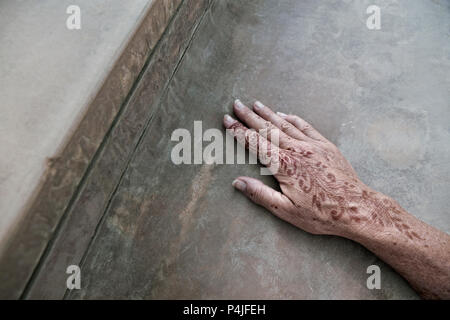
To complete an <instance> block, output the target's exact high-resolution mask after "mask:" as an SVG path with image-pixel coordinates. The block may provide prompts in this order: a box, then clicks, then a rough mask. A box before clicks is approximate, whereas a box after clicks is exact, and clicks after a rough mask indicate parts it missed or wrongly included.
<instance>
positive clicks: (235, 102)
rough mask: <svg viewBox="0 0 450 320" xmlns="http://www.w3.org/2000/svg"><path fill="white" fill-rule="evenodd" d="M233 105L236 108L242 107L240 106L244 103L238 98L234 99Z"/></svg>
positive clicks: (242, 106)
mask: <svg viewBox="0 0 450 320" xmlns="http://www.w3.org/2000/svg"><path fill="white" fill-rule="evenodd" d="M234 105H235V106H236V108H238V109H242V108H244V104H243V103H242V102H241V100H239V99H236V100H235V101H234Z"/></svg>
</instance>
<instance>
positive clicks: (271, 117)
mask: <svg viewBox="0 0 450 320" xmlns="http://www.w3.org/2000/svg"><path fill="white" fill-rule="evenodd" d="M253 110H255V112H256V113H257V114H258V115H259V116H261V118H263V119H265V120H267V121H270V122H271V123H273V124H274V125H275V126H276V127H277V128H279V129H280V130H281V131H283V132H284V133H286V134H287V135H288V136H290V137H292V138H294V139H297V140H303V141H304V140H307V139H309V137H307V136H306V135H305V134H304V133H303V132H301V131H300V130H299V129H298V128H297V127H296V126H294V125H293V124H292V123H290V122H288V121H286V120H285V119H283V118H282V117H281V116H280V115H278V114H276V113H275V112H273V111H272V110H271V109H270V108H269V107H267V106H265V105H264V104H262V103H261V102H259V101H256V102H255V104H254V105H253Z"/></svg>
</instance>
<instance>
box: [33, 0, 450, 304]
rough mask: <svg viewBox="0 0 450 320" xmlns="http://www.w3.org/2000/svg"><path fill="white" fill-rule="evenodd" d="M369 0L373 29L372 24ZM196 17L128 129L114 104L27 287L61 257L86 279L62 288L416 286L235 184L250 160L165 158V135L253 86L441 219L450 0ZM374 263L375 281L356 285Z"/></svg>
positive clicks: (406, 293)
mask: <svg viewBox="0 0 450 320" xmlns="http://www.w3.org/2000/svg"><path fill="white" fill-rule="evenodd" d="M194 2H195V1H188V0H185V1H183V5H184V6H186V5H188V4H191V5H192V3H194ZM373 4H376V5H379V6H380V8H381V19H382V25H381V30H378V31H373V30H368V29H367V28H366V18H367V15H366V13H365V12H366V8H367V7H368V6H369V5H373ZM206 6H207V3H206V1H205V2H202V5H199V8H197V9H196V10H191V11H188V12H192V15H197V16H198V13H199V12H200V11H201V9H202V8H203V7H206ZM180 12H181V11H180ZM182 17H183V16H182ZM187 17H189V18H190V19H192V20H189V19H188V21H193V23H195V21H196V19H194V18H192V17H190V15H189V14H187ZM202 17H203V18H202V20H201V22H200V25H199V27H198V28H197V29H195V33H194V34H193V37H192V39H191V42H190V45H189V47H188V49H187V50H186V52H182V54H181V60H180V61H179V64H178V65H177V66H176V69H175V73H174V74H173V75H171V76H170V77H169V82H168V84H167V85H166V86H164V90H163V93H162V94H161V95H157V98H156V99H154V98H152V99H151V101H147V99H146V98H147V97H148V94H149V92H151V91H149V87H152V86H153V85H156V84H154V83H153V82H152V81H151V80H152V77H154V76H155V73H154V72H151V68H149V69H148V70H147V71H146V72H145V73H144V74H143V76H142V78H141V79H140V83H139V84H138V85H137V86H136V87H135V91H134V92H133V99H131V100H130V102H129V105H128V106H127V110H145V109H146V108H147V109H148V110H150V111H149V112H148V113H147V114H146V116H147V118H145V119H146V121H143V122H139V123H138V125H141V124H142V125H143V131H142V133H141V135H139V134H136V133H134V134H131V138H130V139H128V136H127V135H128V134H130V132H129V131H128V130H129V129H127V128H133V124H135V122H134V121H137V119H140V115H141V114H142V113H140V111H136V112H135V113H134V115H133V113H132V112H131V113H130V114H129V117H125V115H127V114H128V113H127V112H124V113H123V116H122V117H123V118H121V119H120V120H119V122H120V123H123V124H124V125H123V126H121V125H118V126H117V128H118V129H117V131H115V132H116V133H115V134H112V135H111V136H110V137H109V140H108V141H107V143H106V146H105V148H104V151H103V152H102V153H101V154H99V156H98V158H97V159H96V160H95V162H94V164H93V165H92V166H93V169H92V170H91V171H89V172H88V176H87V177H85V179H84V180H83V182H82V186H81V187H80V191H79V194H77V197H76V199H75V200H74V203H73V206H72V208H74V209H73V211H72V212H70V214H69V215H68V216H67V217H66V219H65V221H64V224H63V225H62V227H61V228H60V229H59V232H58V234H57V237H56V238H55V239H54V242H53V243H52V244H51V246H50V247H49V249H48V251H47V254H46V255H44V257H43V259H42V260H41V264H40V266H41V267H40V268H38V270H37V271H36V273H35V275H34V277H33V278H32V280H33V281H31V282H30V283H29V286H28V291H27V294H25V297H29V298H38V297H56V296H60V295H61V292H62V291H63V290H65V286H66V282H65V279H66V278H65V277H66V276H67V275H66V274H65V267H66V264H78V265H80V266H81V268H82V270H81V278H82V288H81V289H80V290H73V291H66V292H65V295H64V297H65V298H68V299H81V298H85V299H93V298H132V299H159V298H189V299H196V298H205V299H210V298H221V299H232V298H235V299H239V298H274V299H279V298H307V299H327V298H331V299H344V298H350V299H355V298H367V299H393V298H400V299H415V298H417V295H416V294H415V293H414V292H413V291H412V289H411V288H410V287H409V286H408V284H407V283H406V281H404V280H403V279H402V278H401V277H400V276H399V275H398V274H396V273H395V272H394V271H393V270H392V269H390V268H389V266H387V265H385V264H384V263H383V262H381V261H379V260H378V259H377V258H376V257H375V256H374V255H373V254H371V253H370V252H368V251H367V250H366V249H364V248H363V247H361V246H360V245H358V244H356V243H354V242H351V241H349V240H346V239H340V238H336V237H327V236H313V235H309V234H307V233H305V232H303V231H301V230H298V229H296V228H294V227H292V226H290V225H288V224H287V223H285V222H283V221H280V220H279V219H277V218H275V217H273V216H272V215H271V214H269V213H268V212H267V211H265V210H264V209H262V208H260V207H257V206H256V205H254V204H252V203H250V202H249V201H248V200H247V199H245V198H244V197H243V196H242V195H241V194H239V193H238V192H236V191H234V190H233V188H232V187H231V182H232V181H233V179H234V177H236V176H238V175H250V176H254V177H258V176H259V174H258V173H259V168H258V166H257V165H179V166H177V165H174V164H173V163H172V162H171V161H170V152H171V149H172V147H173V146H174V145H175V143H174V142H171V141H170V135H171V133H172V132H173V130H175V129H177V128H187V129H189V130H191V132H192V129H193V122H194V120H202V121H203V128H204V129H207V128H222V124H221V121H222V117H223V114H224V113H226V112H229V111H230V110H231V103H232V101H233V100H234V99H235V98H237V97H239V98H241V99H242V100H243V101H245V102H253V101H254V100H255V99H259V100H261V101H262V102H264V103H266V104H268V105H271V106H274V108H275V109H277V110H280V111H283V112H285V113H295V114H298V115H300V116H302V117H304V118H305V119H306V120H308V121H309V122H311V123H312V124H313V125H314V126H315V127H316V128H317V129H318V130H319V131H321V133H322V134H324V135H325V136H326V137H328V138H329V139H330V140H331V141H333V142H334V143H336V144H337V145H338V147H339V148H340V149H341V150H342V152H343V153H344V155H345V156H347V157H348V159H349V160H350V162H351V163H352V164H353V165H354V167H355V169H356V171H357V172H358V174H359V175H360V177H361V179H362V180H363V181H364V182H365V183H367V184H368V185H369V186H371V187H373V188H375V189H377V190H379V191H381V192H384V193H386V194H388V195H390V196H392V197H394V198H395V199H396V200H397V201H398V202H399V203H400V204H401V205H402V206H403V207H405V208H406V209H407V210H409V211H410V212H411V213H413V214H414V215H416V216H417V217H419V218H421V219H422V220H424V221H426V222H427V223H430V224H432V225H434V226H436V227H438V228H440V229H441V230H444V231H446V232H449V231H450V217H449V215H448V207H449V205H450V198H449V197H448V190H449V187H450V180H449V172H450V145H449V143H448V142H449V138H450V126H449V123H450V122H449V120H450V105H449V102H450V92H449V90H448V88H449V87H450V83H449V82H450V79H449V76H448V75H449V74H450V41H449V30H450V19H449V18H450V8H449V2H448V1H438V0H436V1H426V0H413V1H411V0H408V1H406V0H401V1H397V2H392V1H387V0H386V1H381V0H376V1H337V0H336V1H316V0H307V1H295V0H286V1H274V0H213V2H212V5H211V6H210V7H208V9H207V11H206V13H205V14H204V15H202ZM186 27H187V26H186V25H183V24H181V23H180V24H179V25H178V24H174V27H173V28H174V29H175V30H174V33H175V34H177V33H176V29H177V28H186ZM168 35H169V36H170V33H169V34H168ZM180 39H182V38H180ZM167 43H170V41H168V42H167ZM169 47H170V46H169ZM180 50H181V51H182V49H177V50H174V51H173V52H175V53H176V54H179V53H180ZM163 52H164V51H163ZM168 52H172V51H171V50H169V51H168ZM175 53H174V56H176V54H175ZM162 57H163V56H158V55H156V56H155V59H156V60H154V61H156V62H155V65H158V62H159V61H161V60H164V58H162ZM171 57H172V56H171ZM149 70H150V71H149ZM152 97H153V96H152ZM127 125H128V126H127ZM137 131H138V130H137ZM135 143H136V144H137V146H136V147H134V144H135ZM128 144H131V147H129V146H127V145H128ZM108 146H109V147H108ZM125 146H127V147H125ZM122 148H124V151H123V152H117V154H118V155H117V156H114V155H115V152H113V151H114V150H119V151H120V150H121V149H122ZM108 150H110V151H108ZM127 150H129V152H130V154H128V155H125V154H126V153H127ZM124 158H125V160H124ZM262 180H264V181H265V182H266V183H268V184H270V185H273V186H274V185H275V182H274V180H273V179H272V178H271V177H267V176H266V177H262ZM91 216H93V217H95V219H92V220H88V221H84V222H80V224H78V225H76V230H79V232H72V233H70V230H73V229H71V228H72V227H74V226H73V225H71V222H74V221H77V219H76V217H91ZM97 217H99V218H98V219H97ZM72 219H73V220H72ZM66 231H67V232H68V233H66ZM80 243H81V244H80ZM72 252H75V254H72ZM58 257H62V258H58ZM53 262H56V264H55V265H54V266H53ZM372 264H377V265H379V266H380V267H381V271H382V289H381V290H368V289H367V287H366V279H367V276H368V275H367V274H366V269H367V267H368V266H369V265H372ZM52 266H53V267H52ZM46 272H52V274H58V275H59V276H58V277H57V278H53V277H49V276H48V275H47V274H46ZM61 274H63V276H61ZM54 279H55V280H54Z"/></svg>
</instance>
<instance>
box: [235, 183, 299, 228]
mask: <svg viewBox="0 0 450 320" xmlns="http://www.w3.org/2000/svg"><path fill="white" fill-rule="evenodd" d="M232 185H233V187H235V188H236V189H238V190H239V191H241V192H242V193H244V194H245V195H246V196H247V197H248V198H249V199H250V200H252V201H253V202H255V203H257V204H259V205H261V206H263V207H264V208H266V209H267V210H269V211H270V212H272V213H273V214H274V215H276V216H278V217H280V218H282V219H284V220H286V219H287V216H288V214H289V212H292V209H293V208H294V204H293V203H292V202H291V200H290V199H289V198H288V197H286V196H285V195H284V194H282V193H281V192H278V191H276V190H274V189H272V188H270V187H268V186H266V185H265V184H264V183H262V182H261V181H259V180H257V179H253V178H250V177H238V178H237V179H235V180H234V181H233V184H232Z"/></svg>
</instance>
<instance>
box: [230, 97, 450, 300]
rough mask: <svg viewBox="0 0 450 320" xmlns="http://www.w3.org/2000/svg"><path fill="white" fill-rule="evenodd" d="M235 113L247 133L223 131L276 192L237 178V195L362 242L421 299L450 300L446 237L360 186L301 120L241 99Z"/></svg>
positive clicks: (309, 226)
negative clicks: (267, 173)
mask: <svg viewBox="0 0 450 320" xmlns="http://www.w3.org/2000/svg"><path fill="white" fill-rule="evenodd" d="M234 113H235V114H236V115H237V117H238V118H239V119H240V120H242V122H244V123H245V125H247V126H245V125H244V124H243V123H241V122H239V121H237V120H235V119H233V118H232V117H230V116H229V115H226V116H225V118H224V125H225V127H226V128H227V129H230V130H232V133H233V134H234V136H235V137H236V139H237V140H238V141H239V142H242V143H245V145H246V147H247V148H248V149H249V150H250V151H251V152H253V153H255V154H257V155H258V157H259V159H260V160H261V162H262V163H263V164H265V165H266V166H267V167H268V168H269V169H270V170H271V171H272V173H273V175H274V177H275V178H276V179H277V180H278V182H279V184H280V188H281V191H282V192H277V191H275V190H273V189H271V188H269V187H267V186H266V185H264V184H263V183H262V182H260V181H259V180H256V179H253V178H250V177H238V178H237V179H236V180H235V181H234V182H233V185H234V186H235V187H236V188H237V189H239V190H241V191H242V192H243V193H244V194H245V195H247V196H248V197H249V198H250V199H251V200H253V201H254V202H255V203H257V204H260V205H262V206H264V207H265V208H267V209H268V210H270V211H271V212H272V213H273V214H275V215H276V216H278V217H280V218H281V219H283V220H285V221H287V222H289V223H291V224H293V225H295V226H297V227H299V228H301V229H303V230H305V231H307V232H310V233H313V234H329V235H337V236H342V237H346V238H349V239H352V240H354V241H357V242H360V243H361V244H362V245H364V246H366V247H367V248H368V249H369V250H371V251H373V252H374V253H375V254H377V255H378V256H379V257H380V258H381V259H383V260H385V261H386V262H387V263H389V264H390V265H391V266H392V267H394V268H395V269H396V270H397V271H398V272H399V273H400V274H402V275H403V276H404V277H405V278H406V279H407V280H408V281H409V282H410V284H411V285H412V286H413V287H414V288H415V289H416V290H417V291H418V292H419V293H420V294H421V295H422V296H423V297H424V298H435V299H437V298H443V299H448V298H450V237H449V236H448V235H447V234H445V233H443V232H441V231H439V230H437V229H434V228H432V227H431V226H429V225H427V224H425V223H423V222H422V221H420V220H418V219H416V218H415V217H413V216H412V215H410V214H409V213H407V212H406V211H405V210H404V209H403V208H402V207H401V206H400V205H399V204H398V203H397V202H396V201H395V200H393V199H391V198H389V197H388V196H386V195H384V194H381V193H379V192H376V191H374V190H372V189H371V188H369V187H368V186H366V185H365V184H364V183H363V182H361V181H360V180H359V178H358V176H357V174H356V172H355V171H354V169H353V168H352V166H351V165H350V163H349V162H348V161H347V160H346V159H345V158H344V157H343V155H342V154H341V153H340V152H339V150H338V149H337V147H336V146H335V145H334V144H332V143H331V142H330V141H328V140H327V139H326V138H324V137H323V136H322V135H321V134H320V133H319V132H317V131H316V130H315V129H314V128H313V127H312V126H311V125H309V124H308V123H307V122H306V121H304V120H303V119H301V118H299V117H297V116H294V115H285V114H282V113H278V114H276V113H274V112H273V111H272V110H271V109H270V108H268V107H267V106H264V105H263V104H262V103H260V102H256V103H255V104H254V107H253V110H251V109H250V108H248V107H246V106H245V105H243V104H242V103H241V102H240V101H239V100H236V102H235V104H234ZM249 129H252V130H249ZM253 129H254V130H253ZM275 134H276V137H277V139H275V138H274V137H275ZM261 150H263V152H261Z"/></svg>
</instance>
